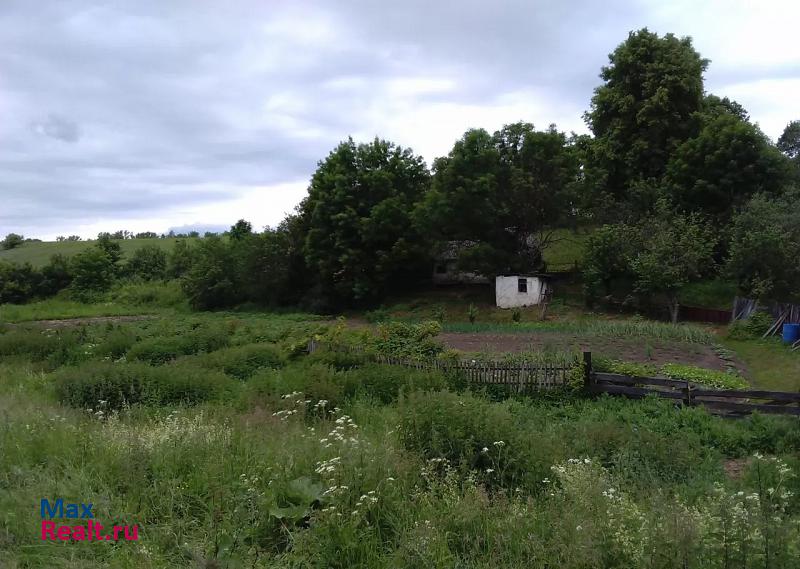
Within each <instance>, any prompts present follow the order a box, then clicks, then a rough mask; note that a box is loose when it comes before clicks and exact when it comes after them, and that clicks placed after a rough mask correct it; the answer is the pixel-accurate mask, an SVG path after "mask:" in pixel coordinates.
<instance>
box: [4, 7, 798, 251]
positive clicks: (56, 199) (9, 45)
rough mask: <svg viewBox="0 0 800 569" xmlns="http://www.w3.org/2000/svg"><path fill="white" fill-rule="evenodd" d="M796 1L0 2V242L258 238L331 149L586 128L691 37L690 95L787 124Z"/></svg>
mask: <svg viewBox="0 0 800 569" xmlns="http://www.w3.org/2000/svg"><path fill="white" fill-rule="evenodd" d="M798 21H800V2H797V1H796V0H794V1H786V2H768V1H763V0H762V1H759V2H737V1H732V0H728V1H719V2H713V1H712V2H702V1H699V0H680V1H674V0H670V1H669V2H663V1H661V0H658V1H655V0H654V1H632V0H631V1H623V0H606V1H603V2H599V1H593V0H592V1H590V0H581V1H574V2H570V1H558V0H551V1H527V2H525V1H519V2H503V1H498V2H487V1H486V0H470V1H465V2H443V1H439V0H425V1H421V0H404V1H403V2H380V1H375V0H361V1H358V0H356V1H345V2H322V1H320V2H304V1H297V0H295V1H287V2H270V1H265V0H259V1H255V0H253V1H237V0H226V1H225V2H220V1H213V2H212V1H207V2H206V1H202V0H186V1H171V0H117V1H99V0H98V1H89V0H82V1H78V0H60V1H56V0H52V1H44V0H36V1H33V0H0V116H1V117H2V118H1V119H0V234H2V235H5V234H6V233H8V232H11V231H14V232H18V233H23V234H25V235H26V236H30V237H39V238H45V239H52V238H54V237H55V236H56V235H60V234H64V235H67V234H79V235H81V236H84V237H92V236H95V235H96V234H97V232H98V231H101V230H108V231H113V230H116V229H129V230H133V231H145V230H151V231H158V232H161V231H166V230H167V229H168V228H170V227H182V226H187V225H193V224H200V225H204V226H229V225H231V224H232V223H233V222H235V221H236V220H237V219H239V218H245V219H248V220H250V221H251V222H252V223H253V225H254V226H255V227H263V226H264V225H276V224H277V223H278V222H279V221H280V220H281V219H282V218H283V217H284V215H285V214H286V213H287V212H290V211H291V210H292V209H293V208H294V206H295V205H296V204H297V203H298V202H299V200H300V199H301V198H302V197H303V195H304V194H305V191H306V187H307V183H308V180H309V177H310V175H311V174H312V172H313V170H314V168H315V166H316V163H317V161H318V160H320V159H321V158H323V157H325V156H326V155H327V153H328V152H329V151H330V150H331V148H333V147H334V146H335V145H336V143H337V142H338V141H340V140H342V139H344V138H346V137H347V136H348V135H351V136H353V138H355V139H356V140H357V141H366V140H369V139H371V138H372V137H374V136H375V135H379V136H381V137H383V138H388V139H390V140H393V141H395V142H397V143H399V144H401V145H403V146H410V147H412V148H413V149H414V150H415V151H416V152H418V153H420V154H422V155H423V156H424V157H425V159H426V160H427V161H428V163H430V162H431V160H432V159H433V158H434V157H435V156H439V155H442V154H446V153H447V152H448V151H449V149H450V147H451V146H452V143H453V142H454V140H455V139H456V138H458V137H459V136H460V135H461V134H462V133H463V132H464V130H466V129H467V128H470V127H484V128H486V129H487V130H490V131H494V130H496V129H497V128H499V127H500V126H502V125H503V124H504V123H508V122H513V121H517V120H526V121H530V122H533V123H534V124H535V125H536V126H537V127H539V128H544V127H546V126H547V125H548V124H550V123H552V122H555V123H556V124H557V125H558V127H559V128H560V129H562V130H565V131H571V130H574V131H576V132H587V129H586V127H585V125H584V123H583V119H582V113H583V112H584V111H585V110H586V109H587V108H588V105H589V99H590V98H591V95H592V89H593V88H594V87H595V86H597V84H598V83H599V79H598V73H599V72H600V67H601V66H602V65H604V64H605V63H606V62H607V58H608V53H609V52H611V51H612V50H613V49H614V47H615V46H616V45H617V44H619V43H620V42H621V41H623V40H624V39H625V38H626V36H627V34H628V32H629V31H630V30H633V29H638V28H641V27H644V26H647V27H649V28H650V29H651V30H654V31H657V32H659V33H666V32H673V33H675V34H677V35H690V36H692V37H693V38H694V42H695V47H696V48H697V49H698V51H700V53H701V54H702V55H703V56H704V57H706V58H709V59H710V60H711V64H710V66H709V69H708V71H707V72H706V88H707V90H709V91H710V92H713V93H715V94H718V95H721V96H729V97H731V98H734V99H736V100H737V101H739V102H740V103H742V104H743V105H744V106H745V107H746V108H747V109H748V111H749V112H750V115H751V117H752V119H753V120H754V121H756V122H758V123H759V124H760V125H761V127H762V129H763V130H764V131H765V132H766V133H767V134H768V135H769V136H770V137H772V138H773V139H775V138H777V137H778V136H779V135H780V133H781V131H782V130H783V127H784V126H785V125H786V123H787V122H788V121H790V120H792V119H800V42H798V41H797V22H798Z"/></svg>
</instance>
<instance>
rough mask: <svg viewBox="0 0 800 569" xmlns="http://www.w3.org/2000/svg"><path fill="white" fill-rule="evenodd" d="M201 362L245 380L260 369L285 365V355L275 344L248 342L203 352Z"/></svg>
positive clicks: (205, 365) (205, 366)
mask: <svg viewBox="0 0 800 569" xmlns="http://www.w3.org/2000/svg"><path fill="white" fill-rule="evenodd" d="M199 363H200V365H201V366H202V367H204V368H207V369H215V370H220V371H223V372H225V373H226V374H228V375H230V376H232V377H235V378H237V379H242V380H244V379H249V378H250V377H251V376H252V375H253V374H254V373H256V372H257V371H258V370H260V369H263V368H271V369H274V368H280V367H283V365H284V357H283V355H282V354H281V352H280V350H279V349H278V348H277V347H276V346H275V345H273V344H247V345H244V346H232V347H229V348H222V349H220V350H216V351H214V352H210V353H207V354H203V355H202V356H201V357H200V359H199Z"/></svg>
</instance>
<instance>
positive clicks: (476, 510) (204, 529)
mask: <svg viewBox="0 0 800 569" xmlns="http://www.w3.org/2000/svg"><path fill="white" fill-rule="evenodd" d="M328 322H329V321H327V320H321V319H320V318H319V317H314V316H311V315H304V314H285V315H270V314H259V313H214V314H182V315H181V314H172V315H170V316H169V317H168V318H154V319H149V320H144V321H137V322H123V323H120V324H113V323H102V324H97V325H86V326H78V327H73V328H68V329H62V330H50V331H48V330H43V329H42V328H41V327H31V328H26V327H24V326H22V327H17V328H15V329H13V330H9V331H5V332H0V417H2V421H0V457H2V458H1V459H0V556H1V557H0V559H2V566H3V567H4V569H5V568H6V567H8V568H10V569H21V568H23V567H24V568H33V567H48V568H49V567H55V568H67V567H69V568H72V567H76V568H77V567H109V568H114V569H116V568H137V569H138V568H145V569H148V568H167V567H169V568H173V567H204V568H211V567H214V568H217V567H220V568H221V567H231V568H233V567H287V568H288V567H319V568H327V567H337V568H386V569H389V568H405V567H409V568H411V567H415V568H416V567H425V568H428V567H442V568H444V567H447V568H450V567H471V568H487V569H488V568H490V567H491V568H506V567H508V568H516V567H560V568H566V569H570V568H576V569H577V568H598V569H599V568H606V567H620V568H622V567H643V568H651V567H652V568H654V569H655V568H669V567H676V568H678V567H711V568H722V567H734V566H735V567H764V566H770V567H798V559H800V524H799V523H798V522H800V483H799V482H798V478H797V477H796V476H794V473H795V472H797V471H798V468H800V423H798V422H797V421H796V420H794V421H792V420H789V419H785V418H775V417H753V418H751V419H744V420H737V421H729V420H724V419H720V418H715V417H711V416H709V415H707V414H706V413H705V412H704V411H702V410H700V409H676V408H675V407H674V406H673V405H671V404H669V403H665V402H662V401H656V400H647V401H638V402H631V401H625V400H622V399H611V398H607V397H606V398H600V399H584V398H583V397H581V396H579V395H577V394H570V393H568V392H564V393H554V394H551V395H550V396H547V397H542V398H518V399H509V400H499V399H498V398H497V396H496V395H493V396H492V397H489V396H487V395H485V394H483V393H480V392H470V391H469V390H467V389H465V387H464V384H463V381H462V380H461V379H460V378H459V377H458V376H457V375H453V376H447V375H442V374H441V373H434V372H423V371H413V370H407V369H404V368H396V367H391V366H380V365H377V364H370V363H366V362H364V361H361V360H359V359H358V358H356V357H353V356H344V355H341V354H334V353H326V352H324V351H323V352H318V353H315V354H314V355H311V356H309V355H305V353H304V351H303V347H304V346H305V343H306V341H307V340H308V338H309V337H311V336H314V335H316V336H319V335H323V336H324V335H327V334H331V333H336V334H338V333H341V332H333V331H332V329H331V327H330V324H329V323H328ZM337 330H339V328H337ZM349 333H351V334H355V335H359V334H360V335H361V336H360V337H361V338H362V341H367V340H366V338H367V336H364V335H363V334H364V333H365V332H364V331H363V330H361V331H353V332H349ZM369 341H370V342H371V341H372V340H369ZM375 341H378V338H377V337H376V340H375ZM380 341H381V342H383V343H382V344H381V345H383V346H384V347H386V348H387V349H395V348H398V349H400V348H402V349H407V348H408V347H409V346H408V345H407V343H406V342H401V341H400V338H392V337H391V336H390V337H385V338H383V339H381V340H380ZM43 498H46V499H48V500H50V501H53V502H54V501H55V500H57V499H58V498H63V500H64V501H65V502H66V503H92V504H93V513H94V515H95V518H96V519H95V522H97V523H101V524H103V526H104V527H105V528H108V529H107V531H108V533H109V534H110V528H111V526H112V525H117V526H127V527H128V528H129V529H130V530H131V531H130V532H129V536H130V537H133V534H132V528H133V526H136V531H137V533H136V535H137V538H138V539H136V540H133V539H130V540H128V539H125V534H124V533H121V534H120V535H119V539H118V540H110V541H108V542H103V543H97V542H93V541H85V540H84V541H73V542H71V543H62V542H59V541H54V540H50V539H45V540H42V539H41V534H42V516H41V515H40V502H41V500H42V499H43ZM46 521H48V520H46ZM54 521H55V522H56V523H58V524H61V523H67V524H68V525H69V526H75V525H76V524H84V523H85V520H64V521H62V520H58V519H56V520H54ZM66 531H67V532H68V533H70V534H71V535H73V536H76V535H78V533H76V532H77V530H75V531H74V532H73V530H66ZM102 533H106V532H105V531H103V532H102Z"/></svg>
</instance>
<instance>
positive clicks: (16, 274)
mask: <svg viewBox="0 0 800 569" xmlns="http://www.w3.org/2000/svg"><path fill="white" fill-rule="evenodd" d="M41 282H42V275H41V273H40V272H39V271H37V270H36V269H34V268H33V267H32V266H31V265H30V264H29V263H25V264H23V265H19V264H17V263H8V262H6V261H0V304H4V303H12V304H23V303H25V302H27V301H29V300H30V299H31V298H33V297H34V296H36V295H37V293H38V292H39V290H40V287H41Z"/></svg>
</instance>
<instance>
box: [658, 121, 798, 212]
mask: <svg viewBox="0 0 800 569" xmlns="http://www.w3.org/2000/svg"><path fill="white" fill-rule="evenodd" d="M703 120H704V121H705V124H704V125H703V127H702V130H701V131H700V132H699V133H698V135H697V136H695V137H693V138H690V139H689V140H686V141H685V142H684V143H683V144H681V145H680V146H679V147H678V148H677V149H676V150H675V152H674V154H673V157H672V160H671V161H670V163H669V165H668V168H667V176H666V185H667V186H668V187H669V190H670V194H671V196H672V198H673V200H674V201H675V203H676V204H678V205H679V206H680V207H681V208H682V209H684V210H686V211H699V212H702V213H704V214H706V215H708V216H710V217H711V218H713V219H715V220H716V221H718V222H727V221H728V220H729V219H730V216H731V214H732V213H733V211H734V210H735V209H736V208H737V207H739V206H741V205H743V204H744V203H745V202H746V201H747V200H748V199H749V198H750V197H751V196H752V195H753V194H755V193H758V192H765V193H770V194H777V193H779V192H780V191H781V190H782V188H783V186H784V185H785V184H786V183H787V182H788V180H789V174H790V171H789V166H788V164H787V161H786V159H785V158H784V157H783V156H781V154H780V152H778V151H777V149H776V148H775V147H773V146H772V144H771V143H770V142H769V140H768V139H767V137H766V136H765V135H764V134H763V133H762V132H761V131H760V130H759V129H758V127H757V126H755V125H753V124H751V123H749V122H747V121H745V120H742V119H741V118H740V116H739V115H738V114H734V113H731V112H721V113H714V114H712V115H705V116H704V119H703Z"/></svg>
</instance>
